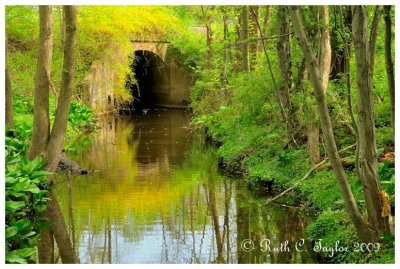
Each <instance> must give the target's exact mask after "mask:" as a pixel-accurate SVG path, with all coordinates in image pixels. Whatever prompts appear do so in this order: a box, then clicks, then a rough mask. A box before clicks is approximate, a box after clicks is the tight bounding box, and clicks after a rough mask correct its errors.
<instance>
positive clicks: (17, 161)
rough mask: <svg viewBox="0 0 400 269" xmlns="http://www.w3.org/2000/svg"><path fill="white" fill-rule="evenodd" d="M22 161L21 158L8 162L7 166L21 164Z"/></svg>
mask: <svg viewBox="0 0 400 269" xmlns="http://www.w3.org/2000/svg"><path fill="white" fill-rule="evenodd" d="M20 161H21V159H19V158H15V159H13V160H11V161H9V162H6V165H10V164H14V163H19V162H20Z"/></svg>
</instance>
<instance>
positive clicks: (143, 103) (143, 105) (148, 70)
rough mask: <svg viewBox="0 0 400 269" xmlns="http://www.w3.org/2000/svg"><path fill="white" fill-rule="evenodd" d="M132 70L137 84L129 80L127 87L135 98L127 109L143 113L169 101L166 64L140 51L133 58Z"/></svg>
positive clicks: (156, 57) (146, 52)
mask: <svg viewBox="0 0 400 269" xmlns="http://www.w3.org/2000/svg"><path fill="white" fill-rule="evenodd" d="M132 58H133V59H132V63H131V66H130V67H131V68H132V70H133V72H134V73H135V79H136V83H134V84H132V83H130V78H129V77H128V78H127V83H126V87H127V89H128V90H129V92H130V93H131V94H132V96H133V100H132V102H130V103H129V104H128V105H127V107H126V109H128V110H129V111H131V112H133V111H142V110H144V109H151V108H154V107H157V106H160V105H162V104H163V102H166V101H168V98H169V96H168V76H167V70H166V67H165V64H164V62H163V61H162V60H161V58H160V57H159V56H157V55H156V54H154V53H152V52H150V51H146V50H140V51H135V56H134V57H132Z"/></svg>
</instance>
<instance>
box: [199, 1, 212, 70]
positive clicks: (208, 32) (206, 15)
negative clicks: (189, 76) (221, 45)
mask: <svg viewBox="0 0 400 269" xmlns="http://www.w3.org/2000/svg"><path fill="white" fill-rule="evenodd" d="M210 8H212V7H209V6H207V9H206V10H204V7H203V6H201V10H202V12H203V17H204V19H205V21H206V37H207V54H206V59H207V69H212V57H213V49H212V30H211V22H210V15H209V9H210Z"/></svg>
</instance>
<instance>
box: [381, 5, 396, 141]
mask: <svg viewBox="0 0 400 269" xmlns="http://www.w3.org/2000/svg"><path fill="white" fill-rule="evenodd" d="M391 8H392V6H384V7H383V9H384V13H385V14H384V19H385V62H386V73H387V80H388V87H389V97H390V112H391V115H392V126H393V133H394V123H395V113H394V107H395V102H394V90H395V84H394V67H393V66H394V65H393V58H392V17H391V15H390V9H391Z"/></svg>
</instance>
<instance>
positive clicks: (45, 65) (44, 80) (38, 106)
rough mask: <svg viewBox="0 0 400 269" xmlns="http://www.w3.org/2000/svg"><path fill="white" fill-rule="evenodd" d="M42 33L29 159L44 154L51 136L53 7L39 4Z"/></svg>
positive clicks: (40, 35)
mask: <svg viewBox="0 0 400 269" xmlns="http://www.w3.org/2000/svg"><path fill="white" fill-rule="evenodd" d="M39 18H40V33H39V51H38V61H37V66H36V77H35V94H34V99H35V100H34V108H33V130H32V139H31V144H30V146H29V149H28V151H27V157H28V159H34V158H35V157H36V156H44V154H45V152H46V147H47V144H48V141H49V137H50V118H49V92H50V89H51V82H50V79H51V57H52V55H53V8H52V6H39Z"/></svg>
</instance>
